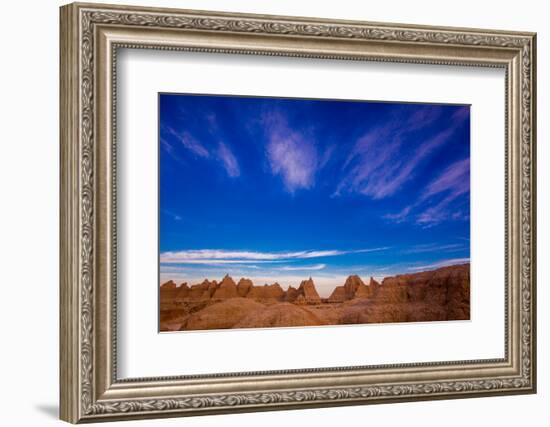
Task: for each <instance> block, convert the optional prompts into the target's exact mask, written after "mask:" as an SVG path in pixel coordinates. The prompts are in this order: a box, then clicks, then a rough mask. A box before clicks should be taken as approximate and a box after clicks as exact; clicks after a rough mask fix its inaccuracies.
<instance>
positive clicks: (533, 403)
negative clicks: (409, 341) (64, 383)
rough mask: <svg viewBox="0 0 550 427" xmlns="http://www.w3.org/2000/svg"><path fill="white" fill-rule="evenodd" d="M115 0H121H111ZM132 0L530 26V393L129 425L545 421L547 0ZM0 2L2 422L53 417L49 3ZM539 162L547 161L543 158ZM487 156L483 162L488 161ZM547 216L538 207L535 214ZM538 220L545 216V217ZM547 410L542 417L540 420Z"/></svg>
mask: <svg viewBox="0 0 550 427" xmlns="http://www.w3.org/2000/svg"><path fill="white" fill-rule="evenodd" d="M111 1H112V2H113V3H122V4H124V3H125V2H119V1H116V0H111ZM132 3H133V4H142V5H148V6H153V5H156V6H167V7H180V8H195V9H210V10H226V11H235V12H253V13H269V14H282V15H298V16H299V15H302V16H316V17H325V18H342V19H359V20H369V21H387V22H403V23H416V24H433V25H450V26H463V27H480V28H495V29H509V30H528V31H536V32H538V52H539V57H538V75H539V81H538V99H539V101H538V117H539V120H538V122H539V123H538V125H539V129H538V140H539V144H538V157H539V159H538V165H539V172H538V188H539V200H538V215H539V225H538V251H539V270H538V301H539V320H538V330H539V337H538V351H539V375H538V376H539V393H538V394H537V395H529V396H509V397H492V398H479V399H465V400H447V401H438V402H420V403H401V404H394V405H373V406H360V407H346V408H326V409H312V410H300V411H282V412H265V413H252V414H239V415H224V416H208V417H199V418H191V419H190V418H187V419H171V420H162V421H137V422H129V423H125V424H124V425H125V426H131V425H142V426H146V425H166V426H168V425H181V424H183V423H185V425H187V426H214V425H220V424H221V425H239V426H256V425H263V426H280V425H285V424H286V425H308V424H311V425H317V426H325V425H326V426H332V425H342V424H344V423H353V424H359V423H361V424H367V423H369V424H372V425H377V424H378V425H380V424H384V425H390V426H393V425H396V426H397V425H400V423H401V424H403V423H406V424H407V425H411V426H420V425H422V426H439V425H441V424H442V423H444V424H445V425H446V426H461V427H463V426H476V425H497V426H512V425H519V424H523V425H529V426H539V425H547V423H548V406H549V405H550V392H549V391H548V388H549V387H550V376H549V375H548V369H547V366H548V363H549V362H548V360H549V355H550V348H549V347H550V340H549V339H548V336H547V330H546V325H547V324H548V322H549V321H550V314H549V312H550V311H549V310H548V309H547V305H550V292H548V290H547V288H546V286H545V285H546V284H547V283H548V280H549V275H550V268H549V267H548V263H546V262H545V259H547V258H548V256H549V255H548V253H549V250H550V242H549V240H545V237H548V231H549V222H548V218H550V192H549V191H548V189H547V187H548V184H549V180H550V172H549V169H550V168H549V167H548V166H547V165H548V164H550V150H549V149H548V146H547V145H546V144H545V142H546V140H547V139H548V137H549V131H550V130H549V129H550V126H548V125H547V123H548V122H547V121H545V120H544V118H545V117H548V116H549V115H550V99H549V98H548V97H549V96H550V93H549V90H548V80H547V78H545V76H548V75H550V54H549V52H550V41H549V38H550V29H549V27H548V22H547V18H548V16H549V11H547V10H545V2H540V1H535V0H523V1H521V2H519V1H515V2H512V1H504V0H501V1H491V2H481V1H471V0H463V1H461V2H452V3H451V2H443V1H421V0H416V1H406V0H403V1H396V0H393V1H392V0H387V1H383V2H359V1H356V0H355V1H354V0H338V1H331V2H322V3H321V2H319V1H315V2H313V1H311V2H308V1H305V0H301V1H299V0H272V1H263V2H260V1H258V0H256V1H252V0H251V1H247V0H225V1H224V0H182V1H175V0H172V1H169V0H163V1H157V2H153V1H152V0H148V1H139V0H133V1H132ZM60 4H62V3H61V2H59V1H56V0H47V1H46V0H42V1H20V2H16V1H13V2H5V3H4V4H3V5H2V18H3V19H2V21H1V24H0V31H1V46H2V48H1V54H2V61H1V65H0V75H1V78H0V107H1V111H0V113H1V114H0V117H1V121H0V135H1V137H0V201H1V208H0V260H1V261H0V327H1V336H0V340H1V343H2V350H1V351H0V401H1V402H2V405H1V408H2V411H1V413H0V420H1V424H3V425H9V426H14V425H25V426H46V425H55V424H57V425H59V424H60V423H61V422H60V421H58V420H57V402H58V368H57V364H58V271H59V270H58V230H59V228H58V197H59V193H58V176H59V160H58V157H59V156H58V61H59V59H58V6H59V5H60ZM545 166H546V167H545ZM488 167H490V165H488ZM545 217H546V218H545ZM545 219H546V221H545ZM545 418H546V419H545Z"/></svg>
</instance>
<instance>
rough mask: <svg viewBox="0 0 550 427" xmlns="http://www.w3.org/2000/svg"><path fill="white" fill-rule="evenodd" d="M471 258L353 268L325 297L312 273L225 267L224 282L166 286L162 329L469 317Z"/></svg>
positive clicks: (162, 299)
mask: <svg viewBox="0 0 550 427" xmlns="http://www.w3.org/2000/svg"><path fill="white" fill-rule="evenodd" d="M469 318H470V265H469V264H463V265H457V266H451V267H443V268H440V269H437V270H432V271H424V272H420V273H414V274H403V275H398V276H394V277H386V278H385V279H384V280H383V281H382V283H378V282H377V281H376V280H374V279H373V278H372V277H371V278H370V280H369V282H368V284H365V283H364V282H363V280H362V279H361V278H360V277H359V276H356V275H352V276H349V277H348V278H347V279H346V281H345V283H344V284H343V285H341V286H337V287H336V288H335V289H334V290H333V291H332V293H331V294H330V296H329V297H328V298H326V299H322V298H321V297H320V296H319V293H318V292H317V289H316V288H315V284H314V282H313V279H312V278H311V277H310V278H309V279H308V280H304V281H302V282H301V283H300V285H299V286H298V288H295V287H292V286H290V287H289V288H288V289H287V290H286V291H285V290H283V288H282V287H281V285H279V284H278V283H274V284H271V285H267V284H266V285H264V286H255V285H254V284H253V283H252V281H251V280H249V279H246V278H242V279H240V280H239V282H238V283H235V281H234V280H233V279H232V278H231V277H229V276H228V275H226V276H225V277H224V278H223V279H222V280H221V281H220V282H219V283H218V282H216V281H215V280H213V281H209V280H207V279H205V280H204V281H203V282H202V283H199V284H195V285H192V286H189V285H188V284H187V283H182V284H181V285H180V286H177V285H176V283H175V282H174V281H172V280H170V281H168V282H166V283H164V284H163V285H162V286H161V287H160V329H161V331H174V330H202V329H227V328H263V327H283V326H315V325H338V324H358V323H388V322H415V321H442V320H467V319H469Z"/></svg>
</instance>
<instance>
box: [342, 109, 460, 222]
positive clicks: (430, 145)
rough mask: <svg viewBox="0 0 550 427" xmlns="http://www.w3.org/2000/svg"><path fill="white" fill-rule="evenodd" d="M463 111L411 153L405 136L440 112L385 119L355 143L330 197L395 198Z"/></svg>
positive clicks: (447, 137) (397, 218)
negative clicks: (449, 124)
mask: <svg viewBox="0 0 550 427" xmlns="http://www.w3.org/2000/svg"><path fill="white" fill-rule="evenodd" d="M460 111H462V109H460ZM465 111H466V113H465V114H461V115H455V116H456V118H455V119H454V121H453V123H452V125H451V126H449V127H448V128H446V129H444V130H442V131H441V132H439V133H437V134H436V135H434V136H433V137H431V138H429V139H427V140H425V141H423V142H421V143H420V144H419V145H418V146H416V147H415V148H414V149H411V147H410V144H408V141H410V140H409V134H411V133H413V132H416V131H418V130H421V129H423V128H425V127H427V126H429V125H431V124H432V123H433V122H434V121H435V120H437V119H438V118H439V117H440V116H441V109H440V108H434V107H431V106H426V107H424V108H421V109H418V110H417V111H416V113H415V114H413V115H412V116H410V117H408V118H404V117H401V116H400V115H399V114H397V115H396V116H394V117H392V118H389V119H388V121H387V123H386V124H384V125H382V126H379V127H377V128H374V129H371V130H369V131H368V132H367V133H365V134H363V135H362V136H361V137H360V138H359V139H358V140H357V141H356V143H355V146H354V148H353V150H352V151H351V153H350V155H349V156H348V158H347V160H346V161H345V162H344V165H343V169H344V170H345V171H346V173H345V174H344V177H343V179H341V180H340V182H339V183H338V185H337V187H336V190H335V191H334V193H333V196H339V195H342V194H344V193H359V194H364V195H365V196H368V197H370V198H372V199H375V200H376V199H383V198H386V197H390V196H393V195H395V194H396V193H397V192H398V191H400V190H401V189H402V188H403V186H404V185H405V183H406V182H408V181H409V180H411V179H412V178H414V176H415V175H416V171H417V170H418V169H419V168H421V167H422V165H423V164H425V162H426V160H427V159H428V158H430V156H431V155H432V154H434V153H435V152H436V150H438V149H439V148H441V147H443V146H444V145H445V144H446V143H447V142H448V141H449V140H450V139H451V137H452V136H453V135H454V133H455V131H456V129H458V128H459V127H460V126H461V125H462V123H463V122H464V120H465V119H466V118H467V117H468V114H467V113H468V109H467V108H466V110H465ZM407 213H408V212H406V213H405V212H403V213H402V214H401V215H398V214H395V215H394V218H391V217H389V218H388V219H393V220H395V221H398V222H399V221H401V220H402V218H403V216H404V215H406V214H407Z"/></svg>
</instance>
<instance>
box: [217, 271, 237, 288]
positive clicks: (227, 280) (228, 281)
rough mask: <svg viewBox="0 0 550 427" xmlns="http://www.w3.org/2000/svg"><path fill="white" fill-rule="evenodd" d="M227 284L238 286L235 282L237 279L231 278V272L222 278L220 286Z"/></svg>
mask: <svg viewBox="0 0 550 427" xmlns="http://www.w3.org/2000/svg"><path fill="white" fill-rule="evenodd" d="M227 286H237V285H236V284H235V281H234V280H233V279H232V278H231V276H230V275H229V274H226V275H225V276H224V278H223V279H222V281H221V282H220V288H221V287H227Z"/></svg>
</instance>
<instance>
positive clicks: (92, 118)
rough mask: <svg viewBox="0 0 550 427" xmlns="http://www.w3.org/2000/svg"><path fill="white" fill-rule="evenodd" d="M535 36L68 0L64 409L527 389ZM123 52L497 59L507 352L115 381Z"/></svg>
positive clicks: (113, 410) (323, 402)
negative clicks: (502, 137) (118, 67)
mask: <svg viewBox="0 0 550 427" xmlns="http://www.w3.org/2000/svg"><path fill="white" fill-rule="evenodd" d="M535 42H536V36H535V34H533V33H519V32H508V31H494V30H479V29H462V28H460V29H459V28H443V27H441V28H440V27H424V26H412V25H401V24H381V23H369V22H353V21H330V20H322V19H312V18H295V17H281V16H263V15H244V14H230V13H218V12H203V11H189V10H174V9H158V8H142V7H126V6H112V5H99V4H80V3H75V4H70V5H67V6H63V7H62V8H61V39H60V43H61V46H60V52H61V63H60V92H61V93H60V109H61V111H60V135H61V176H60V180H61V205H60V211H61V221H60V229H61V236H60V259H61V261H60V262H61V266H60V267H61V269H60V277H61V279H60V328H61V329H60V386H61V396H60V416H61V419H63V420H65V421H68V422H71V423H79V422H97V421H112V420H123V419H131V418H134V419H135V418H155V417H171V416H189V415H201V414H217V413H228V412H246V411H260V410H283V409H291V408H293V409H296V408H308V407H309V408H311V407H322V406H334V405H358V404H370V403H387V402H401V401H411V400H432V399H445V398H462V397H479V396H488V395H500V394H521V393H534V392H535V391H536V317H535V316H536V286H535V283H536V253H535V252H536V242H535V237H536V182H535V181H536V170H535V154H536V150H535V137H536V116H535V105H536V101H535V93H536V91H535V89H536V86H535V82H536V43H535ZM120 49H152V50H171V51H188V52H203V53H205V54H208V53H223V54H227V55H234V54H240V55H243V54H245V55H263V56H282V57H299V58H317V59H319V60H325V59H326V60H330V59H338V60H346V61H347V60H349V61H378V62H392V63H406V64H440V65H445V66H472V67H495V68H500V69H502V70H504V72H505V76H506V77H505V87H503V91H502V97H503V98H504V99H505V110H506V114H505V115H506V117H505V120H504V122H505V131H504V135H505V141H503V142H502V145H503V147H504V150H505V159H506V160H505V176H503V177H502V180H503V181H504V183H505V188H506V194H505V212H502V213H501V214H502V215H503V216H504V218H505V229H504V230H503V234H504V236H505V237H504V240H505V243H506V244H505V253H504V254H502V253H499V254H495V256H502V257H504V259H505V272H504V277H505V283H502V286H503V287H504V288H505V289H504V294H505V307H504V312H505V315H504V323H505V324H504V325H503V327H504V330H505V331H504V337H505V339H504V342H503V343H502V345H503V347H504V352H503V353H504V357H503V358H498V359H479V360H477V359H476V360H457V361H450V362H438V361H433V362H426V363H424V362H423V363H407V364H397V365H396V364H382V365H374V366H373V365H363V366H337V367H334V368H317V367H314V366H313V367H311V368H308V369H291V370H268V371H261V372H239V373H224V372H219V373H215V374H207V375H188V376H176V377H153V378H149V377H148V378H130V379H128V378H124V379H121V378H119V376H118V375H117V372H118V369H117V363H118V362H117V344H119V341H120V337H119V336H117V304H119V303H120V301H117V274H116V273H117V233H116V222H117V207H116V198H117V186H116V167H117V151H116V126H117V114H116V113H117V109H116V103H117V97H116V85H117V74H116V63H117V52H118V51H119V50H120ZM473 185H475V183H473ZM152 286H156V284H152ZM474 286H475V284H474ZM154 327H156V325H155V326H154Z"/></svg>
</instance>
